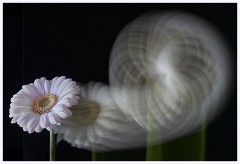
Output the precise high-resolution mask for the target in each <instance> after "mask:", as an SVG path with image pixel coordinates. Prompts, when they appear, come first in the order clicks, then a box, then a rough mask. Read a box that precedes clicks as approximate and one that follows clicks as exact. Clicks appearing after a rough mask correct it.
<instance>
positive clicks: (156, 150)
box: [146, 99, 162, 161]
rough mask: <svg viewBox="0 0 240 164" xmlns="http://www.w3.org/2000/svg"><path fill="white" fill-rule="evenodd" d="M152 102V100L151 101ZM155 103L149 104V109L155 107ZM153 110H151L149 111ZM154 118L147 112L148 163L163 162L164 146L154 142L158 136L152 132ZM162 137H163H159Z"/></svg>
mask: <svg viewBox="0 0 240 164" xmlns="http://www.w3.org/2000/svg"><path fill="white" fill-rule="evenodd" d="M149 100H150V99H149ZM152 103H153V102H151V101H150V102H148V107H150V108H151V107H153V104H152ZM149 110H151V109H149ZM152 124H153V121H152V117H151V115H150V113H149V112H147V147H146V161H161V160H162V145H161V144H158V145H154V144H153V143H152V141H153V140H154V137H155V138H156V134H155V133H154V131H153V130H152V127H153V126H152ZM159 137H161V136H159Z"/></svg>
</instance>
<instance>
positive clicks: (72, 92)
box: [58, 86, 80, 98]
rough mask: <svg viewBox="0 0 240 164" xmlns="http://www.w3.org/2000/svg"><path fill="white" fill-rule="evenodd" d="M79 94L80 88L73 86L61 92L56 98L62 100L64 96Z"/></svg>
mask: <svg viewBox="0 0 240 164" xmlns="http://www.w3.org/2000/svg"><path fill="white" fill-rule="evenodd" d="M79 92H80V88H79V87H78V86H75V87H73V88H68V89H65V90H63V91H62V92H61V93H60V94H59V95H58V96H59V98H63V97H64V96H66V95H68V94H70V95H78V94H79Z"/></svg>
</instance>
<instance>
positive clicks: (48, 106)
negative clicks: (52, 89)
mask: <svg viewBox="0 0 240 164" xmlns="http://www.w3.org/2000/svg"><path fill="white" fill-rule="evenodd" d="M56 103H57V96H55V95H53V94H46V95H40V96H38V97H37V98H36V100H35V101H34V103H33V106H32V110H33V112H35V113H37V114H44V113H48V112H51V111H52V108H53V106H54V105H55V104H56Z"/></svg>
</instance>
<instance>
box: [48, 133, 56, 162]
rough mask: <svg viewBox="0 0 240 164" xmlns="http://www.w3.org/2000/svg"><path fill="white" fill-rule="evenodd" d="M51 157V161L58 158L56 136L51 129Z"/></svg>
mask: <svg viewBox="0 0 240 164" xmlns="http://www.w3.org/2000/svg"><path fill="white" fill-rule="evenodd" d="M49 158H50V161H55V160H56V136H55V134H54V133H53V130H50V143H49Z"/></svg>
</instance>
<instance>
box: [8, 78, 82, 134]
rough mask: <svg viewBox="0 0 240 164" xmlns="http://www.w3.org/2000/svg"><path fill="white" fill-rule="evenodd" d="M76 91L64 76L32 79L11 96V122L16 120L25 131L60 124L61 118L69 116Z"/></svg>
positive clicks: (40, 129)
mask: <svg viewBox="0 0 240 164" xmlns="http://www.w3.org/2000/svg"><path fill="white" fill-rule="evenodd" d="M79 92H80V89H79V86H78V85H77V83H76V82H75V81H72V80H71V79H66V77H65V76H61V77H55V78H53V79H52V80H46V78H45V77H42V78H40V79H36V80H35V81H34V83H31V84H29V85H24V86H23V87H22V89H21V90H20V91H19V92H18V93H17V94H15V95H14V96H13V97H12V99H11V105H10V115H9V117H10V118H13V119H12V121H11V123H17V124H18V125H19V126H20V127H23V130H24V131H28V132H29V133H32V132H34V131H35V132H41V131H42V129H44V128H46V129H48V130H50V129H51V128H52V125H54V124H57V125H60V124H61V119H66V118H68V117H70V116H71V115H72V113H71V111H70V110H69V109H68V108H69V107H71V106H72V105H76V104H77V100H78V99H79V97H78V96H76V95H77V94H78V93H79Z"/></svg>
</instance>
